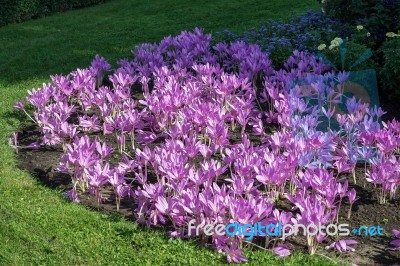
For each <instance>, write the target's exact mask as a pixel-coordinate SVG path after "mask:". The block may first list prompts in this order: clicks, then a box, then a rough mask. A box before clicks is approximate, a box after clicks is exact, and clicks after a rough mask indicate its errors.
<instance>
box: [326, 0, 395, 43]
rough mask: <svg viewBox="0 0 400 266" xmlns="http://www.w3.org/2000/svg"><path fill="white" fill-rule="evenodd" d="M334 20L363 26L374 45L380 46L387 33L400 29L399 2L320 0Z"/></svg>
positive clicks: (390, 0)
mask: <svg viewBox="0 0 400 266" xmlns="http://www.w3.org/2000/svg"><path fill="white" fill-rule="evenodd" d="M319 2H321V3H322V4H323V8H324V10H325V12H326V13H327V14H328V15H329V16H330V17H332V18H337V19H340V20H342V21H344V22H347V23H350V24H353V25H363V26H364V27H365V28H366V30H367V31H368V32H370V34H371V35H370V37H371V39H372V40H373V41H374V43H375V44H376V45H377V46H379V45H380V44H381V43H382V42H383V41H384V40H385V36H386V33H387V32H397V31H398V30H399V29H400V1H398V0H384V1H382V0H323V1H321V0H319Z"/></svg>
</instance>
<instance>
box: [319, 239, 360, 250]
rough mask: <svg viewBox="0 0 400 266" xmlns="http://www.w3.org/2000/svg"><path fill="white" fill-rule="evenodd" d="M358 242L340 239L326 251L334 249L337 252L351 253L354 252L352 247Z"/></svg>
mask: <svg viewBox="0 0 400 266" xmlns="http://www.w3.org/2000/svg"><path fill="white" fill-rule="evenodd" d="M357 243H358V242H357V241H355V240H352V239H341V240H339V241H336V242H333V243H332V244H330V245H329V246H327V247H326V249H335V250H337V251H339V252H344V251H351V252H354V251H355V249H354V248H353V247H352V246H353V245H355V244H357Z"/></svg>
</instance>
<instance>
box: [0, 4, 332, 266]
mask: <svg viewBox="0 0 400 266" xmlns="http://www.w3.org/2000/svg"><path fill="white" fill-rule="evenodd" d="M188 2H190V1H183V0H175V1H172V0H157V1H156V0H152V1H144V0H142V1H125V0H116V1H109V2H107V3H106V4H102V5H98V6H95V7H90V8H87V9H82V10H75V11H70V12H66V13H62V14H56V15H53V16H49V17H46V18H43V19H40V20H32V21H28V22H25V23H22V24H16V25H8V26H6V27H2V28H0V47H1V48H0V95H1V98H0V125H1V127H0V154H1V160H0V265H82V264H85V265H125V264H126V265H139V264H140V265H142V264H145V265H147V264H149V265H150V264H152V265H158V264H166V265H168V264H172V265H194V264H198V265H201V264H209V265H214V264H222V263H224V262H225V258H224V256H223V255H221V254H218V253H217V252H215V251H213V250H209V249H205V248H201V247H199V246H198V244H197V243H196V242H193V241H181V240H169V239H168V238H167V237H166V236H165V233H164V232H160V231H155V230H148V229H146V228H143V227H138V226H137V225H136V224H135V223H133V222H129V221H125V220H124V219H123V218H121V217H116V216H110V215H104V214H101V213H97V212H94V211H91V210H88V209H86V208H84V207H83V206H80V205H76V204H73V203H70V202H67V201H66V200H65V199H64V198H63V195H62V193H61V192H60V191H54V190H50V189H49V188H46V187H44V186H42V185H41V184H40V183H39V182H38V181H36V180H35V179H34V178H32V177H31V176H30V175H29V174H27V173H25V172H23V171H21V170H19V169H17V168H16V162H15V155H14V152H13V150H12V149H11V148H10V147H8V145H7V139H8V137H9V135H10V134H11V133H12V132H13V131H14V130H16V129H17V128H18V127H20V126H21V124H22V123H23V122H24V121H21V119H20V116H19V115H18V113H17V112H16V111H13V110H12V108H11V106H12V105H13V103H14V102H15V101H17V100H18V98H19V97H23V96H25V95H26V90H28V89H31V88H33V87H40V86H41V84H42V83H43V82H47V81H48V80H49V75H51V74H56V73H64V74H65V73H68V72H70V71H71V70H73V69H76V68H78V67H85V66H87V65H88V64H89V63H90V61H91V59H92V58H93V57H94V55H95V54H101V55H103V56H105V57H106V58H107V59H109V60H110V62H112V63H115V61H116V60H118V59H120V58H123V57H129V56H130V50H131V49H132V48H133V47H134V46H135V45H136V44H139V43H142V42H155V41H159V40H160V39H162V38H163V37H164V36H166V35H169V34H172V35H174V34H177V33H179V32H180V31H181V30H190V29H193V28H194V27H196V26H198V27H203V28H205V31H206V32H211V33H213V32H216V31H219V30H222V29H224V28H229V29H232V30H234V31H240V30H244V29H246V28H248V27H251V26H256V25H257V24H258V23H259V22H261V21H262V20H265V19H268V18H274V19H287V18H288V16H290V15H291V12H295V13H300V12H302V11H305V10H306V9H308V8H318V6H317V5H316V2H317V1H315V0H306V1H297V0H274V1H242V0H229V1H228V0H223V1H215V0H214V1H196V3H190V4H189V3H188ZM193 2H194V1H193ZM246 254H247V255H248V257H249V259H250V261H251V264H254V265H259V264H263V265H266V264H270V265H303V264H304V265H311V264H312V265H329V263H331V262H329V261H328V260H326V259H324V258H322V257H319V256H312V257H311V256H308V255H304V254H296V255H294V256H291V257H290V258H287V259H284V260H280V259H277V258H275V257H274V256H273V255H272V254H271V253H269V252H262V251H247V253H246ZM331 264H332V263H331Z"/></svg>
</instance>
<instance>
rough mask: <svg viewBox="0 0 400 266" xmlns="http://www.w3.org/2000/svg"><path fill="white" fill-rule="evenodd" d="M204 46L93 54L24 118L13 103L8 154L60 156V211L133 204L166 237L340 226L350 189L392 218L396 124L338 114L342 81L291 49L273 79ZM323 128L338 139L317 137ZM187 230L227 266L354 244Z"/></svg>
mask: <svg viewBox="0 0 400 266" xmlns="http://www.w3.org/2000/svg"><path fill="white" fill-rule="evenodd" d="M211 43H212V37H211V35H208V34H203V32H202V31H201V30H199V29H196V30H195V31H193V32H182V33H181V34H180V35H178V36H176V37H166V38H165V39H164V40H162V41H161V42H160V43H158V44H142V45H139V46H138V47H136V48H135V49H134V50H133V59H132V60H128V59H123V60H121V61H119V63H118V64H119V67H118V68H117V69H115V70H111V66H110V64H109V63H108V62H107V61H106V60H105V59H104V58H101V57H99V56H97V57H96V58H95V59H94V61H93V62H92V65H91V67H89V68H86V69H78V70H76V71H73V72H71V73H70V74H69V75H67V76H61V75H56V76H53V77H52V82H51V83H49V84H44V85H43V87H42V88H40V89H33V90H31V91H29V93H28V94H29V95H28V96H27V98H26V99H27V102H28V103H29V105H30V106H31V107H33V108H34V112H33V114H31V113H29V112H28V111H26V108H25V103H24V101H20V102H18V103H17V104H16V105H15V107H16V108H18V109H21V110H23V111H24V112H25V113H26V114H27V115H28V116H29V117H30V118H31V119H32V120H33V122H34V123H35V124H36V125H35V127H36V128H37V130H38V132H39V133H40V134H39V137H38V140H37V142H36V143H20V140H22V139H21V138H20V137H18V134H17V133H15V134H14V135H13V136H12V138H11V139H10V144H11V145H12V146H13V147H14V148H15V149H16V150H17V151H18V150H19V149H22V150H26V149H32V148H33V149H41V151H43V149H44V148H45V147H54V148H55V149H59V150H60V151H62V156H61V158H60V164H59V166H58V167H57V171H58V172H60V173H63V174H65V175H66V176H68V178H70V180H71V181H72V188H71V190H70V191H68V193H66V195H67V196H68V197H69V198H70V199H71V200H73V201H76V202H79V201H80V199H81V198H82V197H84V196H85V195H87V194H91V195H94V196H95V197H96V200H97V203H98V205H99V206H100V205H101V204H103V203H104V202H109V200H110V199H113V200H114V201H115V204H116V206H117V209H119V206H120V204H121V201H123V202H125V203H126V202H131V203H132V205H134V211H133V212H134V216H135V219H136V220H137V221H138V222H139V223H141V224H146V225H150V226H164V227H166V228H168V230H169V233H170V236H172V237H181V238H186V237H188V236H189V235H194V234H195V231H188V228H189V227H188V226H189V223H190V222H191V221H192V220H194V223H193V225H194V226H198V225H201V224H213V223H221V224H225V225H227V224H230V223H233V222H238V223H240V224H257V223H261V224H271V223H272V224H276V225H277V224H279V223H282V224H295V223H298V224H302V225H304V226H308V225H311V224H319V223H320V224H321V225H328V224H331V223H332V224H337V223H338V222H339V220H341V219H342V218H343V217H344V219H346V217H347V219H349V218H350V217H351V214H352V213H351V212H352V211H351V210H352V205H353V204H356V202H357V197H359V193H360V194H361V197H362V196H363V195H362V193H363V188H362V186H360V182H361V184H362V185H363V186H368V188H369V190H370V191H372V190H374V192H375V196H374V198H375V201H374V202H377V201H379V203H381V204H386V206H390V205H391V204H393V206H395V208H396V206H397V208H398V205H396V204H398V197H397V194H396V191H397V187H398V185H399V182H400V169H399V167H398V165H399V153H400V151H399V149H400V134H399V133H400V123H399V122H397V121H395V120H393V121H390V122H387V123H385V124H384V125H383V126H381V124H380V122H379V118H380V117H381V116H382V114H383V111H382V110H381V109H380V108H377V107H372V106H368V105H366V104H364V103H362V102H361V101H358V100H357V99H355V98H350V99H348V100H347V101H345V105H346V108H347V112H346V113H341V114H336V111H335V109H334V108H333V106H335V104H337V103H339V102H341V101H342V98H343V93H342V91H341V89H340V88H341V86H340V84H343V82H345V81H346V79H347V74H346V73H344V72H340V73H335V72H333V71H332V70H331V69H330V67H329V66H327V65H325V64H324V63H322V62H320V61H319V60H318V59H317V58H316V57H314V56H312V55H310V54H308V53H306V52H299V51H294V52H293V54H292V56H291V57H290V58H288V59H287V61H286V63H285V64H284V67H283V68H282V69H279V70H275V69H273V68H272V63H271V60H270V59H269V57H268V55H267V54H266V53H264V52H262V51H261V49H260V47H259V46H257V45H251V44H245V43H244V42H240V41H239V42H232V43H218V44H216V45H214V46H212V45H211ZM296 79H307V80H310V81H312V82H310V84H311V85H310V86H311V89H312V90H313V91H316V92H318V95H319V97H320V99H321V102H322V103H323V104H320V105H318V107H314V106H313V105H312V104H311V103H310V102H308V100H307V98H304V97H302V96H304V90H303V89H301V87H299V86H294V87H293V88H292V89H290V90H287V86H288V82H289V81H290V80H296ZM333 118H335V120H336V121H337V123H338V129H337V130H333V129H330V128H329V127H328V128H327V130H324V131H321V130H319V129H318V124H319V122H321V121H322V120H324V121H325V120H326V119H328V121H330V120H331V119H333ZM28 135H29V134H28ZM22 144H23V145H22ZM44 154H46V152H44ZM360 160H363V163H362V167H361V171H362V172H361V173H360V168H357V162H358V161H360ZM357 171H358V173H357ZM346 202H349V203H350V206H347V205H345V203H346ZM345 207H346V209H345ZM344 209H345V210H344ZM392 219H393V221H392ZM396 219H398V218H396V217H395V216H394V217H391V223H390V224H389V225H393V224H396V222H397V223H398V220H397V221H396ZM198 232H199V236H198V238H199V239H201V241H202V242H203V243H205V244H211V245H212V246H213V247H215V248H216V249H217V250H218V251H220V252H225V254H226V255H227V259H228V261H230V262H241V261H245V260H246V258H245V257H244V254H243V246H244V245H245V244H249V245H253V246H264V247H266V248H272V249H273V250H274V252H275V253H276V254H277V255H279V256H286V255H289V254H290V249H291V246H290V245H288V244H289V243H291V242H296V241H298V240H299V239H300V240H302V242H303V245H307V248H308V251H309V252H310V253H311V254H315V253H316V252H317V250H318V246H319V245H321V244H322V243H325V244H331V243H333V244H331V245H329V246H330V247H331V248H333V249H336V250H338V251H340V252H343V251H351V250H352V249H353V248H352V245H351V244H352V243H354V242H353V241H351V240H349V239H348V238H343V239H338V238H337V237H330V236H326V235H325V236H324V235H323V234H321V233H319V234H311V233H309V234H307V235H306V236H305V237H304V238H301V237H300V238H299V237H297V238H296V237H294V236H293V237H290V238H288V239H286V241H285V242H284V241H282V238H281V237H279V236H277V237H273V236H271V237H254V238H253V239H251V240H249V239H248V238H247V237H246V232H247V231H246V232H243V233H244V234H238V235H234V236H231V237H229V236H227V235H222V236H221V235H217V234H213V235H209V234H208V232H207V230H206V229H204V227H203V228H202V229H200V230H198ZM393 243H394V244H397V242H396V241H395V242H393ZM345 244H347V245H345ZM395 256H398V255H395Z"/></svg>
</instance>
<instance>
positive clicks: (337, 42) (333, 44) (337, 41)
mask: <svg viewBox="0 0 400 266" xmlns="http://www.w3.org/2000/svg"><path fill="white" fill-rule="evenodd" d="M342 43H343V39H342V38H339V37H336V38H335V39H333V40H332V41H331V45H329V50H332V49H333V48H335V47H339V46H340V45H341V44H342Z"/></svg>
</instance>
